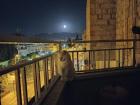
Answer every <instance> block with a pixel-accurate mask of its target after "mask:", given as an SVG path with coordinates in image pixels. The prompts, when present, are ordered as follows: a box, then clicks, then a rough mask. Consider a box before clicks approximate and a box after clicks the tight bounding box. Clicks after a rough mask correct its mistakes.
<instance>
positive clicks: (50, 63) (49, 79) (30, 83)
mask: <svg viewBox="0 0 140 105" xmlns="http://www.w3.org/2000/svg"><path fill="white" fill-rule="evenodd" d="M136 41H139V40H111V41H110V40H100V41H75V42H57V44H59V47H60V48H58V50H60V49H62V50H68V51H69V53H70V55H71V59H72V62H73V64H74V67H75V70H76V72H86V71H89V70H90V71H97V72H98V71H103V70H104V69H107V68H121V67H130V66H135V64H136V59H135V58H136V57H135V54H136ZM52 43H53V42H52ZM63 44H68V46H69V47H67V48H63V47H61V45H63ZM54 61H55V57H54V55H53V54H52V55H49V56H44V57H40V58H36V59H34V60H32V61H28V62H24V63H22V64H16V65H14V66H10V67H8V68H5V69H1V70H0V105H29V104H32V103H33V104H36V103H39V102H40V100H41V99H42V97H44V94H45V95H46V94H47V93H46V92H49V90H50V89H51V87H52V86H53V84H55V82H56V81H57V79H58V78H59V76H57V75H56V67H55V62H54ZM7 100H8V101H7Z"/></svg>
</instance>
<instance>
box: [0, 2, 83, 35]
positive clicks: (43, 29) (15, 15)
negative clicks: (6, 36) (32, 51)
mask: <svg viewBox="0 0 140 105" xmlns="http://www.w3.org/2000/svg"><path fill="white" fill-rule="evenodd" d="M85 8H86V0H0V33H14V32H16V31H18V32H21V33H23V34H28V35H31V34H39V33H54V32H80V33H82V32H83V31H84V29H85Z"/></svg>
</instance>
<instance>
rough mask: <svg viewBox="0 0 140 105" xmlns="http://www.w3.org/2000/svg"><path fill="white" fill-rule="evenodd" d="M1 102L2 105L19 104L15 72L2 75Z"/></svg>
mask: <svg viewBox="0 0 140 105" xmlns="http://www.w3.org/2000/svg"><path fill="white" fill-rule="evenodd" d="M0 102H1V105H17V94H16V84H15V72H9V73H7V74H4V75H2V76H0Z"/></svg>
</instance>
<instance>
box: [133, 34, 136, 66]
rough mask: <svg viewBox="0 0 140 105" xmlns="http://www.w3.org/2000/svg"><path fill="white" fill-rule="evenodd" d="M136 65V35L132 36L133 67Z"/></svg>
mask: <svg viewBox="0 0 140 105" xmlns="http://www.w3.org/2000/svg"><path fill="white" fill-rule="evenodd" d="M135 65H136V35H135V34H134V39H133V66H135Z"/></svg>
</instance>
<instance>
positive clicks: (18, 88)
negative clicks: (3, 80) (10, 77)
mask: <svg viewBox="0 0 140 105" xmlns="http://www.w3.org/2000/svg"><path fill="white" fill-rule="evenodd" d="M15 82H16V94H17V105H22V95H21V84H20V69H17V70H16V71H15Z"/></svg>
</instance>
